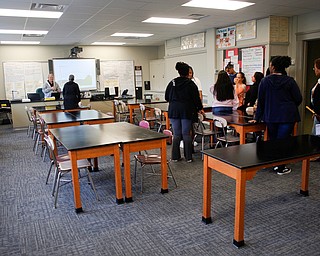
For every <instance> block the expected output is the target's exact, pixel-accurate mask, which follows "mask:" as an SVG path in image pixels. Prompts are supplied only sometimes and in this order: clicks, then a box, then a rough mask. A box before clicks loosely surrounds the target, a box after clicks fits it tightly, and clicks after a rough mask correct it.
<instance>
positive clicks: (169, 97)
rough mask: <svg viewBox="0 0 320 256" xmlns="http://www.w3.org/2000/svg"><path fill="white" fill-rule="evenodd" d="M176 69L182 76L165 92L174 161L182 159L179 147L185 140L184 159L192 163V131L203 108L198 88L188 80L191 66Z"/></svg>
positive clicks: (181, 65) (182, 64) (174, 80)
mask: <svg viewBox="0 0 320 256" xmlns="http://www.w3.org/2000/svg"><path fill="white" fill-rule="evenodd" d="M175 68H176V70H177V71H178V73H179V75H180V76H179V77H177V78H175V79H173V80H172V81H171V82H170V83H169V84H168V86H167V88H166V92H165V100H166V101H168V102H169V109H168V115H169V118H170V122H171V124H172V128H173V142H172V160H173V161H178V160H180V159H181V153H180V147H179V145H180V141H181V139H183V148H184V157H185V158H186V160H187V162H189V163H190V162H192V137H191V135H190V130H191V128H192V123H193V122H195V121H196V120H197V118H198V112H199V111H201V110H202V109H203V106H202V103H201V99H200V96H199V91H198V87H197V86H196V84H195V83H194V82H193V81H192V80H190V79H189V78H188V74H189V65H188V64H186V63H184V62H178V63H177V64H176V67H175Z"/></svg>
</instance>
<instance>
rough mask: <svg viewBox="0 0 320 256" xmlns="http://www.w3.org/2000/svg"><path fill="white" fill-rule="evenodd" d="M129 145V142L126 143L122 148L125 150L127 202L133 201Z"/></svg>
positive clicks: (123, 158)
mask: <svg viewBox="0 0 320 256" xmlns="http://www.w3.org/2000/svg"><path fill="white" fill-rule="evenodd" d="M129 147H130V146H129V145H128V144H124V145H123V148H122V151H123V152H122V161H123V165H124V181H125V187H126V196H125V202H126V203H130V202H133V199H132V191H131V175H130V148H129ZM119 163H120V161H119Z"/></svg>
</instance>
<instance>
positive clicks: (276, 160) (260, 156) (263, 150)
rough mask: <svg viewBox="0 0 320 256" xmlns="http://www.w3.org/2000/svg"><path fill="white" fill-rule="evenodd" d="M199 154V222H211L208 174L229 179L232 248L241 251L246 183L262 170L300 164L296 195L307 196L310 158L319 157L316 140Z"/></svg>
mask: <svg viewBox="0 0 320 256" xmlns="http://www.w3.org/2000/svg"><path fill="white" fill-rule="evenodd" d="M203 154H204V160H203V214H202V220H203V222H205V223H206V224H208V223H211V222H212V219H211V188H212V177H211V174H212V173H211V172H212V170H215V171H217V172H220V173H222V174H225V175H226V176H228V177H230V178H233V179H234V180H235V181H236V192H235V193H236V194H235V218H234V219H235V221H234V239H233V244H234V245H235V246H236V247H241V246H243V245H244V214H245V193H246V181H247V180H252V179H253V178H254V176H255V175H256V173H257V171H259V170H261V169H263V168H268V167H272V166H277V165H280V164H288V163H294V162H298V161H302V171H301V188H300V194H302V195H304V196H308V195H309V191H308V182H309V167H310V158H313V157H316V156H319V155H320V137H318V136H312V135H300V136H292V137H290V138H287V139H282V140H274V141H260V142H257V143H249V144H243V145H238V146H232V147H227V148H218V149H211V150H204V151H203Z"/></svg>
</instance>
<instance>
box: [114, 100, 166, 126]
mask: <svg viewBox="0 0 320 256" xmlns="http://www.w3.org/2000/svg"><path fill="white" fill-rule="evenodd" d="M119 100H122V101H123V102H125V103H126V105H127V107H128V110H129V114H130V123H132V124H133V112H134V110H135V109H137V108H139V107H140V104H156V103H165V102H166V101H165V100H152V99H150V100H148V99H141V100H140V99H135V98H134V99H126V98H121V99H119ZM115 112H116V111H115V105H114V104H113V113H115ZM114 115H115V114H114Z"/></svg>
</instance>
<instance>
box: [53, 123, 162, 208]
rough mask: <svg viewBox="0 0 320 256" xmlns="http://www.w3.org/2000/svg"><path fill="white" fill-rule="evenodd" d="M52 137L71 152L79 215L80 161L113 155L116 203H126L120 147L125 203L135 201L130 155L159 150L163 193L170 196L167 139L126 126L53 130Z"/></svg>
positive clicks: (114, 125)
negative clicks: (121, 167)
mask: <svg viewBox="0 0 320 256" xmlns="http://www.w3.org/2000/svg"><path fill="white" fill-rule="evenodd" d="M51 133H52V135H53V136H54V137H55V139H57V140H59V141H60V142H61V144H62V145H63V146H64V147H65V148H66V149H67V150H68V152H69V156H70V159H71V161H72V175H73V176H72V180H73V185H74V200H75V208H76V212H81V211H82V206H81V198H80V187H79V182H78V179H77V178H78V171H77V164H76V163H77V161H76V160H78V159H84V158H96V157H99V156H103V155H108V154H114V156H115V158H114V165H115V175H116V201H117V203H121V202H122V201H123V200H122V189H121V188H122V185H121V172H120V157H119V155H120V150H119V145H120V146H121V149H122V152H123V164H124V178H125V189H126V191H125V201H126V202H132V201H133V199H132V187H131V174H130V153H132V152H138V151H143V150H149V149H157V148H159V149H160V155H161V193H167V192H168V181H167V148H166V147H167V144H166V139H167V136H166V135H164V134H162V133H157V132H154V131H150V130H147V129H143V128H141V127H139V126H136V125H133V124H129V123H126V122H118V123H108V124H102V125H90V126H89V125H81V126H72V127H64V128H57V129H52V130H51ZM116 151H117V152H116ZM118 168H119V169H118Z"/></svg>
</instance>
